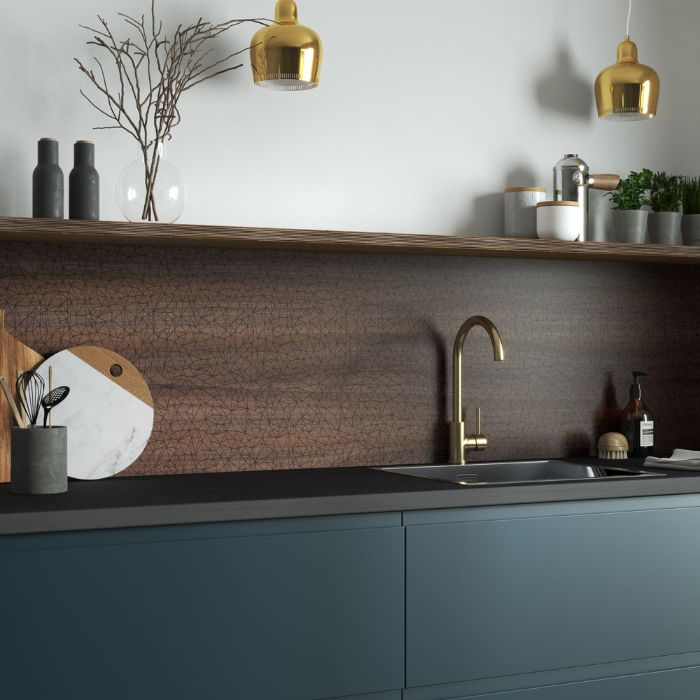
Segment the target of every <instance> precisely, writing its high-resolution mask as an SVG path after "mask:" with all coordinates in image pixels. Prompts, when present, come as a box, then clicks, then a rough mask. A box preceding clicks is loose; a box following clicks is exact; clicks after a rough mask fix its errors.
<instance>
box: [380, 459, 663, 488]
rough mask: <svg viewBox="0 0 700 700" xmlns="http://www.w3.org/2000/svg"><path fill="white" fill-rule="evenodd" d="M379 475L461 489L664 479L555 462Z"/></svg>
mask: <svg viewBox="0 0 700 700" xmlns="http://www.w3.org/2000/svg"><path fill="white" fill-rule="evenodd" d="M376 469H378V470H379V471H382V472H390V473H394V474H404V475H406V476H417V477H420V478H421V479H432V480H434V481H449V482H450V483H453V484H459V485H460V486H485V485H490V484H522V483H540V482H545V481H587V480H588V479H628V478H644V477H654V476H657V477H658V476H666V475H665V474H663V473H661V472H647V471H643V470H641V469H628V468H625V467H617V466H605V467H600V466H594V465H587V464H578V463H576V462H566V461H564V460H558V459H540V460H530V461H524V462H475V463H472V464H464V465H461V466H459V465H455V464H434V465H421V466H406V467H376Z"/></svg>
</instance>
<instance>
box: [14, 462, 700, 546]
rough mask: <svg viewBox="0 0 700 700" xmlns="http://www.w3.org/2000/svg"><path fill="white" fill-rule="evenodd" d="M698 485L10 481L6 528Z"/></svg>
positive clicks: (295, 475) (232, 476)
mask: <svg viewBox="0 0 700 700" xmlns="http://www.w3.org/2000/svg"><path fill="white" fill-rule="evenodd" d="M586 461H587V462H588V463H599V464H602V462H599V461H598V460H586ZM607 464H611V463H607ZM615 464H617V465H621V464H625V465H626V466H634V467H638V466H640V463H639V462H636V463H635V462H634V461H632V460H630V461H628V462H625V463H621V462H616V463H615ZM688 493H700V473H696V472H670V473H669V475H668V476H660V477H659V478H655V477H648V478H639V479H634V478H633V479H630V478H621V479H606V480H597V481H596V480H590V481H577V482H549V483H540V484H522V485H506V484H503V485H489V486H469V487H463V486H457V485H454V484H450V483H445V482H437V481H430V480H427V479H419V478H415V477H410V476H402V475H398V474H389V473H385V472H379V471H375V470H372V469H370V468H367V467H349V468H334V469H301V470H285V471H263V472H238V473H220V474H188V475H180V476H155V477H131V478H129V477H123V478H112V479H105V480H102V481H71V482H70V484H69V490H68V493H66V494H60V495H55V496H20V495H15V494H11V493H10V489H9V485H8V484H3V485H0V535H8V534H25V533H40V532H58V531H69V530H95V529H104V528H121V527H144V526H151V525H174V524H187V523H207V522H208V523H211V522H225V521H242V520H260V519H267V518H291V517H312V516H320V515H347V514H353V513H377V512H384V511H399V510H424V509H434V508H463V507H481V506H493V505H511V504H519V503H545V502H556V501H578V500H591V499H605V498H631V497H644V496H661V495H670V494H688Z"/></svg>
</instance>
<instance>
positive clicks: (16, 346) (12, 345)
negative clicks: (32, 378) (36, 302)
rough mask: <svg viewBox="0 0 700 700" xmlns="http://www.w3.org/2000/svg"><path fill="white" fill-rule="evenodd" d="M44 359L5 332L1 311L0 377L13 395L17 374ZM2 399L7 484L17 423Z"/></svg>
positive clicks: (1, 463)
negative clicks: (11, 441)
mask: <svg viewBox="0 0 700 700" xmlns="http://www.w3.org/2000/svg"><path fill="white" fill-rule="evenodd" d="M43 359H44V358H43V357H42V356H41V355H40V354H39V353H38V352H35V351H34V350H32V349H31V348H29V347H27V346H26V345H24V344H23V343H20V341H19V340H17V339H16V338H13V337H12V336H11V335H10V334H9V333H8V332H7V331H6V330H5V312H4V311H3V310H2V309H0V377H5V379H6V380H7V383H8V385H9V386H10V388H11V389H12V390H13V393H14V389H15V384H16V382H17V373H18V372H26V371H27V370H28V369H34V368H35V367H36V366H37V365H38V364H39V363H40V362H41V361H42V360H43ZM0 399H1V400H0V482H6V481H9V480H10V427H11V426H12V425H14V424H15V423H14V420H13V418H12V412H11V411H10V407H9V406H8V405H7V401H5V397H4V396H0Z"/></svg>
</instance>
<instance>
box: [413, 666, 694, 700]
mask: <svg viewBox="0 0 700 700" xmlns="http://www.w3.org/2000/svg"><path fill="white" fill-rule="evenodd" d="M699 685H700V668H698V667H694V668H681V669H673V670H670V671H660V672H658V673H642V674H639V675H635V676H623V677H620V678H602V679H598V680H592V681H585V682H582V683H566V684H564V685H550V686H546V687H543V688H528V689H526V690H513V691H510V692H506V693H498V694H497V695H496V696H494V695H493V694H491V693H489V694H487V695H462V696H460V697H455V696H453V695H451V696H449V697H448V696H445V695H441V694H440V693H439V691H436V693H435V695H431V696H430V697H431V700H482V699H483V700H492V699H494V698H495V697H497V698H498V700H660V698H665V699H666V700H697V697H698V686H699ZM423 697H426V696H423ZM405 700H413V699H412V696H411V693H410V691H409V692H408V693H407V694H406V695H405Z"/></svg>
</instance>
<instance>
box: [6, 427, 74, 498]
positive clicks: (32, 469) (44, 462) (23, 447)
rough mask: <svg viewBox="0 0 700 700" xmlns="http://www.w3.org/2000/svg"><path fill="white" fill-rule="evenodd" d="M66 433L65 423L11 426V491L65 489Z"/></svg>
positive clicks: (54, 490)
mask: <svg viewBox="0 0 700 700" xmlns="http://www.w3.org/2000/svg"><path fill="white" fill-rule="evenodd" d="M67 435H68V431H67V430H66V428H65V426H53V427H51V428H42V427H38V426H34V427H31V428H18V427H13V428H12V438H11V441H12V445H11V450H10V455H11V457H10V459H11V462H10V480H11V484H10V490H11V491H12V493H25V494H52V493H65V492H66V491H67V490H68V439H67Z"/></svg>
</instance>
